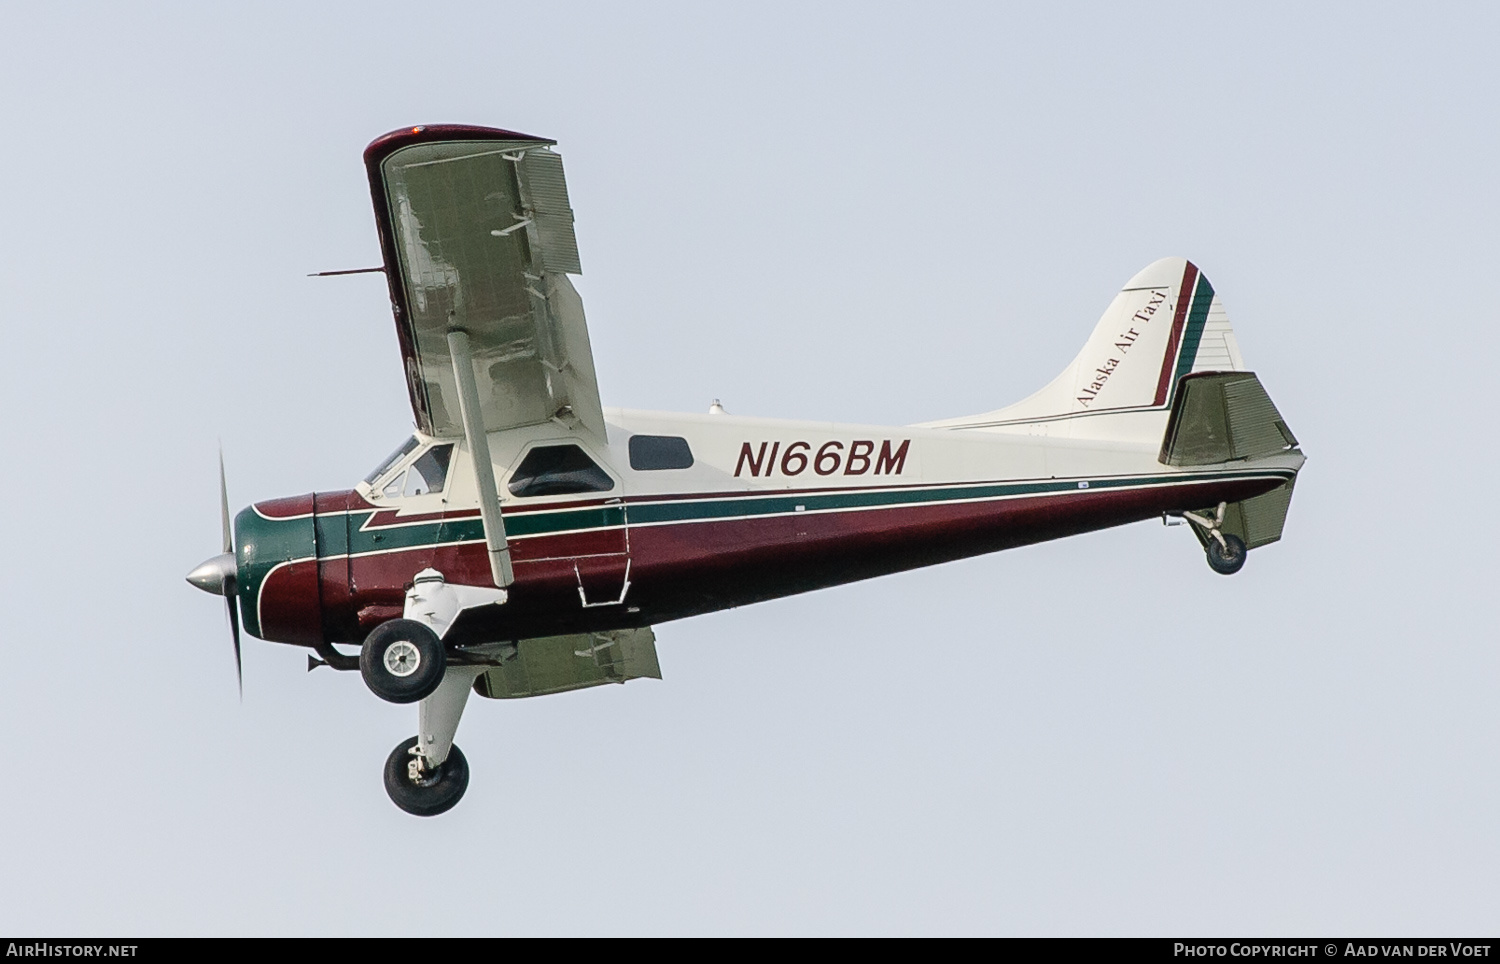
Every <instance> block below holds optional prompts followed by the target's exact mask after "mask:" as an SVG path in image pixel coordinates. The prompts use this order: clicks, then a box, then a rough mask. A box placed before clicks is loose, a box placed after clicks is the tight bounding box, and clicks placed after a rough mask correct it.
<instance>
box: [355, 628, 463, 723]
mask: <svg viewBox="0 0 1500 964" xmlns="http://www.w3.org/2000/svg"><path fill="white" fill-rule="evenodd" d="M447 663H448V660H447V657H446V656H445V655H444V653H443V643H442V640H440V639H438V637H437V633H434V632H433V631H432V630H431V629H429V628H428V627H427V626H426V625H424V624H422V623H419V622H417V621H416V620H414V619H392V620H389V621H388V622H383V623H381V624H380V625H379V626H376V627H375V628H374V629H372V630H370V635H368V636H366V637H365V645H364V648H363V649H361V650H360V653H359V673H360V675H361V676H363V677H364V678H365V685H366V686H368V687H369V688H370V691H371V692H373V693H374V694H375V695H376V696H378V697H380V698H381V699H383V700H388V701H390V702H392V703H415V702H417V701H418V700H420V699H423V698H425V697H427V696H429V695H431V693H432V691H433V690H435V689H437V688H438V684H439V683H441V682H442V681H443V670H444V669H446V668H447Z"/></svg>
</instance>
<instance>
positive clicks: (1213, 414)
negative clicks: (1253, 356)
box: [1160, 372, 1297, 465]
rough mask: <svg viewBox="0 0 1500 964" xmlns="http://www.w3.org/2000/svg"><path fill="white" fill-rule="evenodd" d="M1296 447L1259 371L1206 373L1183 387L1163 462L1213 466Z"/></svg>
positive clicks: (1164, 446) (1169, 422)
mask: <svg viewBox="0 0 1500 964" xmlns="http://www.w3.org/2000/svg"><path fill="white" fill-rule="evenodd" d="M1296 447H1297V438H1296V436H1294V435H1292V430H1291V429H1289V428H1287V424H1286V422H1285V420H1283V419H1282V417H1281V413H1280V412H1278V411H1276V406H1275V404H1273V403H1272V401H1271V397H1270V396H1269V395H1267V394H1266V390H1265V389H1264V388H1262V387H1261V384H1260V379H1259V378H1256V377H1255V373H1254V372H1205V373H1203V374H1201V375H1189V376H1187V377H1186V378H1184V379H1183V380H1182V382H1181V384H1180V386H1179V390H1178V397H1177V399H1176V401H1175V402H1174V403H1173V405H1172V414H1171V417H1170V418H1169V419H1168V420H1167V432H1166V435H1165V436H1163V438H1162V443H1161V455H1160V461H1161V462H1162V463H1163V464H1166V465H1212V464H1214V463H1216V462H1233V461H1236V460H1238V459H1255V458H1265V457H1266V456H1269V455H1280V454H1281V453H1282V452H1285V451H1288V450H1290V449H1293V448H1296Z"/></svg>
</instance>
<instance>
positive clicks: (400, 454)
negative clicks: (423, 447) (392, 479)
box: [365, 435, 418, 485]
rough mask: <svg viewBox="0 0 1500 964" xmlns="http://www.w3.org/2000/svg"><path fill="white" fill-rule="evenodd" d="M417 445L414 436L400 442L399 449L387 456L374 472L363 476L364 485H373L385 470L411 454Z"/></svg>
mask: <svg viewBox="0 0 1500 964" xmlns="http://www.w3.org/2000/svg"><path fill="white" fill-rule="evenodd" d="M417 445H418V442H417V437H416V436H415V435H413V436H412V437H411V438H409V439H407V440H406V441H405V442H402V443H401V447H400V448H398V449H396V451H394V452H392V453H391V454H390V455H387V456H386V457H385V458H384V459H383V460H382V461H381V463H380V464H379V465H377V466H375V471H374V472H371V473H370V474H369V475H367V476H365V484H366V485H374V484H375V480H376V479H378V478H380V477H381V476H382V475H384V474H385V470H386V469H388V468H390V467H391V466H393V465H395V464H396V463H397V462H399V461H401V460H402V459H403V458H405V457H406V456H407V455H409V454H411V452H412V450H413V449H415V448H416V447H417Z"/></svg>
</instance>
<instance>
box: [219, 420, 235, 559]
mask: <svg viewBox="0 0 1500 964" xmlns="http://www.w3.org/2000/svg"><path fill="white" fill-rule="evenodd" d="M219 522H220V524H221V525H222V527H223V529H224V549H223V551H224V552H233V551H234V536H233V534H232V532H231V530H230V526H229V485H228V484H227V483H226V482H225V481H224V449H223V447H222V446H221V447H220V448H219Z"/></svg>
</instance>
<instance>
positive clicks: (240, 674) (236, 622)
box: [224, 576, 245, 702]
mask: <svg viewBox="0 0 1500 964" xmlns="http://www.w3.org/2000/svg"><path fill="white" fill-rule="evenodd" d="M224 602H225V603H227V604H228V606H229V634H230V635H231V636H232V637H234V678H235V681H236V682H238V683H239V686H240V701H241V702H244V699H245V670H244V667H243V666H242V665H241V663H240V610H239V607H238V606H237V605H235V604H236V602H238V594H237V593H236V592H235V585H234V577H233V576H230V577H229V578H228V579H226V580H224Z"/></svg>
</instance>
